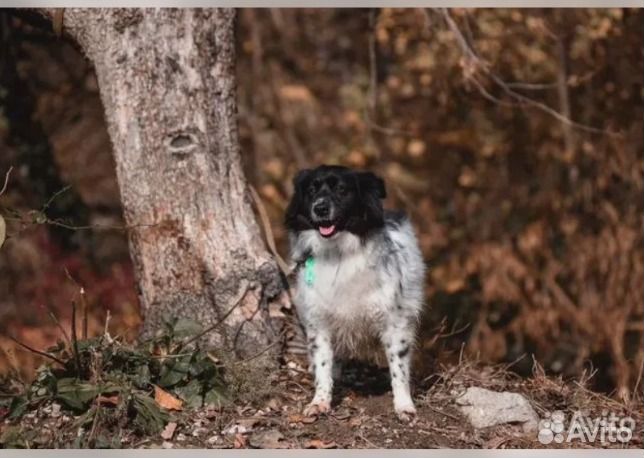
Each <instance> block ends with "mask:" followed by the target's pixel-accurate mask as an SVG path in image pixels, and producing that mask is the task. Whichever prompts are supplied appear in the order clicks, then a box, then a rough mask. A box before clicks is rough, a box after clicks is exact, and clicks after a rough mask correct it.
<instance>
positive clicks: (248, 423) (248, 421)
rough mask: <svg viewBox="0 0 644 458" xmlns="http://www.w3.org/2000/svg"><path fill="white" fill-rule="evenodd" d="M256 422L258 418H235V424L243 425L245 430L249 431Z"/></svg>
mask: <svg viewBox="0 0 644 458" xmlns="http://www.w3.org/2000/svg"><path fill="white" fill-rule="evenodd" d="M257 423H259V419H258V418H240V419H239V420H237V424H238V425H239V426H242V427H244V428H245V430H246V432H248V431H251V430H252V429H253V427H254V426H255V425H256V424H257Z"/></svg>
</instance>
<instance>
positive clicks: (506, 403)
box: [455, 387, 539, 433]
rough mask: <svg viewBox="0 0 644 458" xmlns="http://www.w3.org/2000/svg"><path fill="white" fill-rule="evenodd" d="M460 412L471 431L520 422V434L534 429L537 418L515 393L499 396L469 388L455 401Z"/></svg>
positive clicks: (505, 393) (530, 407)
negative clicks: (521, 429) (521, 428)
mask: <svg viewBox="0 0 644 458" xmlns="http://www.w3.org/2000/svg"><path fill="white" fill-rule="evenodd" d="M455 401H456V404H457V406H458V408H459V409H460V411H461V412H462V413H463V415H465V416H466V417H467V418H468V420H469V421H470V423H471V424H472V426H474V427H475V428H486V427H488V426H494V425H500V424H503V423H521V424H522V425H523V431H524V432H526V433H528V432H533V431H536V430H537V426H538V424H539V416H538V415H537V413H536V412H535V411H534V409H533V408H532V406H531V405H530V402H528V400H527V399H526V398H525V397H523V396H522V395H520V394H518V393H511V392H508V391H504V392H502V393H499V392H496V391H490V390H486V389H485V388H479V387H470V388H468V389H467V390H465V392H464V393H463V394H461V395H459V396H457V397H456V399H455Z"/></svg>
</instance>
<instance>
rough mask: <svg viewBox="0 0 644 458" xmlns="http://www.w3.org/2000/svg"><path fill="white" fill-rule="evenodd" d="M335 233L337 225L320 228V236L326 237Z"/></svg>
mask: <svg viewBox="0 0 644 458" xmlns="http://www.w3.org/2000/svg"><path fill="white" fill-rule="evenodd" d="M333 231H335V225H333V226H329V227H324V226H320V234H322V235H324V236H327V235H331V234H333Z"/></svg>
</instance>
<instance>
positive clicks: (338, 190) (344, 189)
mask: <svg viewBox="0 0 644 458" xmlns="http://www.w3.org/2000/svg"><path fill="white" fill-rule="evenodd" d="M335 192H336V193H338V195H340V196H346V195H347V193H348V192H349V190H348V189H347V187H346V186H345V185H343V184H339V185H337V186H336V187H335Z"/></svg>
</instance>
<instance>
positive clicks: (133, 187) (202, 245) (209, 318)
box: [49, 9, 282, 356]
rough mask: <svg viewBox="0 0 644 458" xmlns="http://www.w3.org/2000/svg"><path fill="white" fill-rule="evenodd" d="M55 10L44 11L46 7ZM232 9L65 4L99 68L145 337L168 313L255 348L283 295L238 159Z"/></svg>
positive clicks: (215, 337) (271, 332) (269, 329)
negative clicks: (270, 311)
mask: <svg viewBox="0 0 644 458" xmlns="http://www.w3.org/2000/svg"><path fill="white" fill-rule="evenodd" d="M49 15H50V17H53V16H54V13H53V12H50V13H49ZM234 19H235V12H234V10H232V9H65V11H64V21H63V31H64V32H66V33H68V34H70V35H71V36H72V37H73V38H74V39H75V40H76V41H77V42H78V43H79V44H80V45H81V47H82V48H83V50H84V51H85V53H86V54H87V56H88V57H89V58H90V59H91V61H92V62H93V63H94V65H95V67H96V74H97V76H98V81H99V86H100V93H101V98H102V100H103V104H104V106H105V112H106V115H107V121H108V129H109V133H110V136H111V139H112V143H113V149H114V157H115V160H116V167H117V176H118V182H119V188H120V192H121V199H122V203H123V209H124V215H125V221H126V223H127V225H128V226H130V229H129V240H130V251H131V255H132V261H133V263H134V267H135V270H136V274H137V279H138V285H139V288H140V300H141V306H142V309H143V313H144V329H143V335H144V336H149V335H150V334H151V333H153V332H154V331H155V330H157V329H158V328H159V327H160V325H161V324H162V322H163V319H165V318H166V317H171V316H172V317H189V318H193V319H196V320H198V321H199V322H200V323H202V324H203V325H205V326H208V325H210V324H213V323H216V322H218V321H219V320H220V319H221V318H222V317H223V316H224V315H225V314H226V312H227V311H228V310H230V309H231V308H234V309H233V311H232V313H231V314H230V316H229V317H228V318H227V319H226V321H225V325H224V326H220V327H218V328H217V330H215V331H214V332H212V333H210V334H209V335H208V336H207V341H208V343H210V344H212V345H214V346H217V347H219V348H225V349H235V351H236V353H237V355H239V356H241V355H244V354H251V353H256V352H257V351H259V350H261V349H262V348H263V347H264V346H266V345H269V344H271V343H272V342H273V341H274V340H275V339H276V338H277V334H278V332H277V331H278V330H277V329H276V326H274V324H275V323H272V322H271V319H270V318H269V316H268V305H267V304H268V301H269V300H270V299H271V298H274V297H276V296H277V295H278V294H279V293H280V292H281V291H282V281H281V277H280V273H279V270H278V268H277V265H276V263H275V262H274V260H273V259H272V257H271V256H270V255H269V254H268V252H267V251H266V250H265V247H264V244H263V243H262V238H261V234H260V230H259V228H258V225H257V223H256V221H255V218H254V215H253V212H252V208H251V206H250V202H249V195H248V193H247V184H246V181H245V178H244V176H243V172H242V167H241V163H240V152H239V144H238V134H237V120H236V115H237V106H236V99H235V73H234V63H235V42H234Z"/></svg>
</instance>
